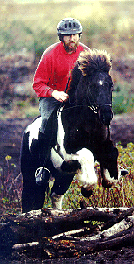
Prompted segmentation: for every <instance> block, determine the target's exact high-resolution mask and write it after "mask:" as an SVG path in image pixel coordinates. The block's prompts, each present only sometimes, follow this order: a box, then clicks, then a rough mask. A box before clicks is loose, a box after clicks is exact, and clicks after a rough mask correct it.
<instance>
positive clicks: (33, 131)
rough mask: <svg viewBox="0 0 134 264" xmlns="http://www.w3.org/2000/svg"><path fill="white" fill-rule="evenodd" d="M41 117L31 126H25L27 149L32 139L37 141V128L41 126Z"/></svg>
mask: <svg viewBox="0 0 134 264" xmlns="http://www.w3.org/2000/svg"><path fill="white" fill-rule="evenodd" d="M41 122H42V119H41V117H39V118H37V119H36V120H35V121H34V122H33V123H32V124H31V125H29V126H27V128H26V130H25V133H27V132H29V149H30V147H31V144H32V140H33V139H38V135H39V128H40V126H41Z"/></svg>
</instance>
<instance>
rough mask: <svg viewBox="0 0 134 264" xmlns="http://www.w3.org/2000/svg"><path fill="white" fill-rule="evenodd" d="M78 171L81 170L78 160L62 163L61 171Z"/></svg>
mask: <svg viewBox="0 0 134 264" xmlns="http://www.w3.org/2000/svg"><path fill="white" fill-rule="evenodd" d="M78 169H81V165H80V163H79V161H78V160H68V161H63V163H62V165H61V170H62V171H63V172H66V173H76V171H77V170H78Z"/></svg>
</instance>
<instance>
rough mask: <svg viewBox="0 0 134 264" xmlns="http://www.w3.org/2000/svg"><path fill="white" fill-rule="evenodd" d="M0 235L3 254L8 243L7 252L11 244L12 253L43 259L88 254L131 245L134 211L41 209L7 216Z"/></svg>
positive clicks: (133, 240) (133, 239) (133, 232)
mask: <svg viewBox="0 0 134 264" xmlns="http://www.w3.org/2000/svg"><path fill="white" fill-rule="evenodd" d="M91 221H96V222H97V224H95V225H93V224H91ZM98 222H99V223H98ZM109 226H110V227H109ZM104 227H105V228H104ZM3 232H4V233H3ZM0 234H1V241H0V242H1V247H2V248H3V249H4V250H7V249H6V240H8V248H9V244H10V248H12V250H14V251H18V252H23V253H25V254H27V253H28V252H31V253H30V254H33V255H34V254H36V253H37V254H38V252H41V254H44V255H43V256H44V258H50V257H52V256H53V257H61V256H62V257H63V256H64V257H65V256H66V257H67V256H76V255H83V254H88V253H89V252H92V251H98V250H104V249H108V248H113V247H116V246H118V247H121V246H122V245H123V243H126V244H128V245H129V244H130V245H131V244H132V242H134V207H131V208H95V209H94V208H86V209H78V210H53V209H42V210H34V211H30V212H28V213H25V214H20V215H16V216H12V215H7V216H6V217H5V222H4V221H2V222H1V225H0ZM9 234H10V239H9V238H8V235H9ZM42 252H43V253H42ZM70 252H71V253H70ZM68 254H69V255H68Z"/></svg>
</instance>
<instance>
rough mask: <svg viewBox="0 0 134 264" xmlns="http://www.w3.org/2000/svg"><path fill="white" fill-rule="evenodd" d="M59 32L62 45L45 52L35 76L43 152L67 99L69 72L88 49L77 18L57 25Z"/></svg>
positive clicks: (40, 139) (57, 44)
mask: <svg viewBox="0 0 134 264" xmlns="http://www.w3.org/2000/svg"><path fill="white" fill-rule="evenodd" d="M57 33H58V36H59V40H60V42H58V43H55V44H53V45H52V46H50V47H49V48H47V49H46V50H45V51H44V53H43V55H42V58H41V60H40V63H39V65H38V67H37V70H36V72H35V76H34V83H33V89H34V90H35V92H36V94H37V96H38V97H40V99H39V110H40V113H41V117H42V125H41V127H40V132H39V145H40V147H39V149H40V152H42V150H41V148H42V146H43V145H42V142H43V140H44V139H45V138H46V136H45V128H46V125H47V121H48V119H49V117H50V115H51V114H52V112H53V111H54V109H55V108H56V107H58V106H60V104H61V102H65V101H66V100H68V94H66V92H65V88H66V84H67V81H68V78H69V75H70V72H71V70H72V68H73V67H74V64H75V62H76V60H77V58H78V56H79V54H80V52H81V51H83V50H84V49H87V47H86V46H85V45H84V44H82V43H80V42H79V39H80V36H81V34H82V26H81V24H80V22H79V21H78V20H76V19H74V18H65V19H63V20H61V21H60V22H59V23H58V26H57ZM46 141H47V138H46ZM42 155H43V154H42ZM43 156H44V155H43Z"/></svg>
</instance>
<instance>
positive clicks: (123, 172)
mask: <svg viewBox="0 0 134 264" xmlns="http://www.w3.org/2000/svg"><path fill="white" fill-rule="evenodd" d="M126 174H129V172H128V170H125V169H121V175H122V176H124V175H126Z"/></svg>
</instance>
